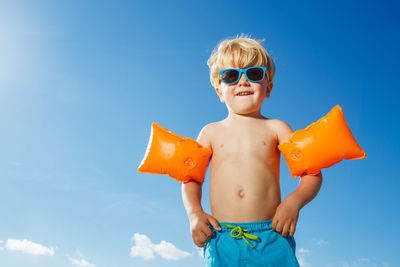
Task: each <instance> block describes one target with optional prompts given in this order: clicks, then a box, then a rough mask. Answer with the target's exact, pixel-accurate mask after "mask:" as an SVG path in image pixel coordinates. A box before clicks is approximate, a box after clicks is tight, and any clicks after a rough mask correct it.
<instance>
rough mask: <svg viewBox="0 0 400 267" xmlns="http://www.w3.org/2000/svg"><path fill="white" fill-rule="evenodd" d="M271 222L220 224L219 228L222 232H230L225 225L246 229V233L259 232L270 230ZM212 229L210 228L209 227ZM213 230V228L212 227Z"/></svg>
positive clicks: (229, 228) (230, 229) (230, 228)
mask: <svg viewBox="0 0 400 267" xmlns="http://www.w3.org/2000/svg"><path fill="white" fill-rule="evenodd" d="M271 223H272V220H267V221H259V222H249V223H232V222H220V223H219V226H220V227H221V231H222V232H231V231H232V227H228V226H226V225H231V226H240V227H241V228H243V229H247V230H248V231H247V232H261V231H266V230H271V229H272V227H271ZM211 227H212V226H211ZM212 228H213V229H214V227H212Z"/></svg>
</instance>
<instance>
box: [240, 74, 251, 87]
mask: <svg viewBox="0 0 400 267" xmlns="http://www.w3.org/2000/svg"><path fill="white" fill-rule="evenodd" d="M241 75H242V76H240V79H239V81H238V84H237V86H248V85H249V81H248V80H247V79H246V75H244V73H242V74H241Z"/></svg>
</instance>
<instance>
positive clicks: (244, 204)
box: [210, 119, 281, 222]
mask: <svg viewBox="0 0 400 267" xmlns="http://www.w3.org/2000/svg"><path fill="white" fill-rule="evenodd" d="M260 120H261V123H260ZM273 121H274V120H272V119H258V120H249V121H246V122H245V123H243V122H241V124H240V126H239V125H235V124H234V123H230V122H227V121H221V122H217V123H214V124H213V134H212V138H211V146H212V150H213V155H212V158H211V166H210V204H211V214H212V215H213V216H214V217H215V218H216V219H217V220H218V221H220V222H256V221H262V220H269V219H272V218H273V216H274V214H275V211H276V208H277V207H278V205H279V204H280V202H281V194H280V185H279V164H280V152H279V150H278V148H277V145H278V140H277V135H276V132H275V131H274V127H273Z"/></svg>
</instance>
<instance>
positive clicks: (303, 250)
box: [297, 248, 310, 253]
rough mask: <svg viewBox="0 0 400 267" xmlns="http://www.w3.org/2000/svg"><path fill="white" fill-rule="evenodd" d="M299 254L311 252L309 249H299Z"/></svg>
mask: <svg viewBox="0 0 400 267" xmlns="http://www.w3.org/2000/svg"><path fill="white" fill-rule="evenodd" d="M297 252H298V253H309V252H310V251H309V250H308V249H305V248H299V249H298V250H297Z"/></svg>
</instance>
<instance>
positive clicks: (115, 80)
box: [0, 0, 400, 267]
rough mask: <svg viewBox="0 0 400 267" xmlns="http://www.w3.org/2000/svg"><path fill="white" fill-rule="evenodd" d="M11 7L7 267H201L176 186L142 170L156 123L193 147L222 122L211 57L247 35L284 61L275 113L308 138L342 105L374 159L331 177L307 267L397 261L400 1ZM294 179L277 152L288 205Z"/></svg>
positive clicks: (315, 206) (302, 244) (4, 57)
mask: <svg viewBox="0 0 400 267" xmlns="http://www.w3.org/2000/svg"><path fill="white" fill-rule="evenodd" d="M1 6H2V7H1V9H0V122H1V124H0V125H1V126H0V127H1V128H0V129H1V130H0V170H1V172H0V203H1V204H0V218H1V219H0V266H7V267H14V266H18V267H19V266H32V267H36V266H40V267H47V266H58V267H64V266H89V267H94V266H97V267H102V266H106V267H108V266H139V267H140V266H146V267H153V266H167V267H169V266H171V267H172V266H193V267H195V266H202V258H201V256H199V250H198V249H197V248H196V247H195V245H194V243H193V242H192V239H191V236H190V232H189V222H188V219H187V217H186V213H185V210H184V207H183V204H182V201H181V191H180V189H181V187H180V184H179V183H177V182H176V181H174V180H172V179H171V178H169V177H168V176H158V175H152V174H139V173H137V171H136V169H137V166H138V164H139V163H140V161H141V159H142V157H143V155H144V151H145V149H146V146H147V142H148V138H149V134H150V127H151V122H152V121H156V122H158V123H159V124H161V125H162V126H164V127H166V128H168V129H170V130H173V131H174V132H176V133H177V134H180V135H182V136H187V137H192V138H196V137H197V134H198V132H199V131H200V129H201V128H202V127H203V126H204V125H205V124H207V123H210V122H214V121H218V120H221V119H223V118H225V116H226V115H227V111H226V107H225V106H224V105H223V104H221V103H220V102H219V101H218V98H217V95H216V94H215V93H214V90H213V88H212V87H211V84H210V82H209V76H208V75H209V73H208V67H207V65H206V61H207V58H208V57H209V55H210V53H211V52H212V50H213V48H214V47H215V46H216V45H217V43H218V42H219V41H221V40H222V39H224V38H230V37H234V36H236V35H238V34H241V33H245V34H249V35H251V36H252V37H254V38H258V39H265V42H264V44H265V47H266V48H267V49H268V51H269V52H270V53H271V55H272V57H273V59H274V60H275V64H276V76H275V79H274V88H273V90H272V93H271V98H269V99H267V100H266V101H265V102H264V105H263V108H262V112H263V114H264V116H267V117H271V118H277V119H281V120H284V121H285V122H287V123H288V124H289V125H290V126H291V127H292V128H293V129H294V130H298V129H301V128H305V127H306V126H307V125H309V124H310V123H312V122H314V121H316V120H318V119H319V118H320V117H322V116H324V115H325V114H326V113H327V112H328V111H329V110H330V109H331V108H333V107H334V106H335V105H337V104H339V105H340V106H341V107H342V108H343V112H344V115H345V118H346V121H347V123H348V124H349V126H350V128H351V130H352V132H353V134H354V136H355V137H356V139H357V141H358V143H359V144H360V145H361V147H362V148H363V149H364V150H365V152H366V154H367V158H366V159H363V160H352V161H346V160H345V161H342V162H340V163H339V164H337V165H335V166H333V167H331V168H329V169H327V170H324V171H323V176H324V183H323V186H322V188H321V190H320V193H319V194H318V196H317V197H316V198H315V199H314V200H313V201H312V202H311V203H310V204H309V205H307V206H306V207H304V208H303V209H302V210H301V212H300V218H299V221H298V226H297V230H296V233H295V238H296V242H297V257H298V259H299V261H300V262H301V265H302V267H309V266H313V267H315V266H326V267H328V266H329V267H336V266H340V267H353V266H384V267H386V266H399V265H400V261H399V259H398V257H397V254H398V253H396V252H397V250H396V249H395V248H396V246H397V239H399V238H400V235H399V231H398V222H399V221H400V217H399V214H400V213H399V208H398V203H399V198H398V189H399V185H400V182H399V180H398V169H397V166H398V162H397V160H398V158H399V157H398V155H397V152H396V151H399V144H398V137H399V135H398V131H399V126H398V125H399V119H398V115H397V114H398V110H397V107H398V97H399V93H398V90H399V89H400V88H399V86H398V76H399V75H398V74H399V64H398V61H399V59H400V57H399V50H398V43H399V34H398V28H399V20H398V19H396V17H397V13H398V10H399V5H398V4H397V3H395V1H384V2H378V1H341V0H339V1H335V2H329V3H328V2H326V1H308V2H307V3H305V2H301V3H300V2H297V1H259V0H255V1H251V2H243V1H229V2H228V1H193V0H192V1H146V2H145V1H57V2H54V1H2V4H1ZM207 178H208V173H207ZM297 184H298V178H297V179H292V178H291V177H290V173H289V169H288V167H287V165H286V162H285V161H284V159H283V157H281V187H282V198H284V197H286V196H287V195H288V194H289V193H290V192H292V191H293V190H295V188H296V186H297ZM208 187H209V182H208V180H206V182H205V184H204V187H203V202H202V203H203V207H204V209H205V210H206V211H207V212H209V211H210V210H209V201H208V192H209V189H208ZM132 248H140V249H142V250H141V252H140V253H139V254H138V255H137V256H135V255H132V254H131V249H132ZM168 249H170V250H168ZM168 251H169V252H168ZM146 255H147V259H146V257H145V256H146ZM151 255H153V257H152V258H151Z"/></svg>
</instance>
